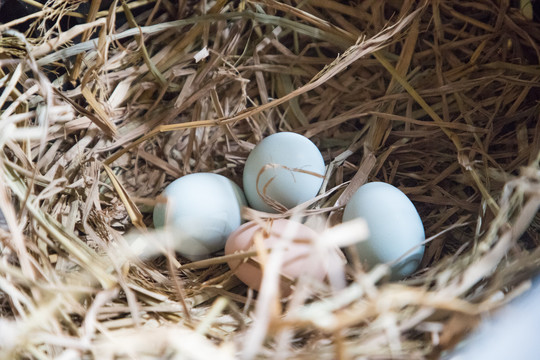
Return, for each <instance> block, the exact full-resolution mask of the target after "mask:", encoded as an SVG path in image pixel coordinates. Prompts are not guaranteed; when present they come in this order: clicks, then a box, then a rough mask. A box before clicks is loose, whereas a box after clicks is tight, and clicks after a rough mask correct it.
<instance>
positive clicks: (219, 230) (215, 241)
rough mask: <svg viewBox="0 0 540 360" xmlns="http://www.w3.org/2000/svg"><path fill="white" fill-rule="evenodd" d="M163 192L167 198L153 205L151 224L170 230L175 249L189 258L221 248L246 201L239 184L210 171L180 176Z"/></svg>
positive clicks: (239, 221)
mask: <svg viewBox="0 0 540 360" xmlns="http://www.w3.org/2000/svg"><path fill="white" fill-rule="evenodd" d="M163 196H164V197H165V198H166V200H167V201H166V203H159V204H157V205H156V207H155V208H154V226H155V227H156V228H160V227H164V226H165V227H166V228H169V229H170V230H171V231H173V232H174V241H175V244H174V247H175V250H176V251H178V252H179V253H180V254H182V255H184V256H185V257H187V258H188V259H191V260H199V259H204V258H206V257H208V255H209V254H211V253H213V252H215V251H218V250H221V249H223V247H224V246H225V241H226V240H227V237H228V236H229V234H230V233H231V232H232V231H233V230H235V229H236V228H237V227H239V226H240V224H241V221H242V219H241V214H240V213H241V209H242V207H243V206H246V205H247V203H246V199H245V197H244V194H243V193H242V189H240V187H239V186H238V185H236V184H235V183H234V182H232V181H231V180H229V179H227V178H226V177H224V176H222V175H218V174H212V173H196V174H189V175H186V176H183V177H181V178H179V179H177V180H175V181H173V182H172V183H171V184H169V186H167V187H166V188H165V190H164V192H163Z"/></svg>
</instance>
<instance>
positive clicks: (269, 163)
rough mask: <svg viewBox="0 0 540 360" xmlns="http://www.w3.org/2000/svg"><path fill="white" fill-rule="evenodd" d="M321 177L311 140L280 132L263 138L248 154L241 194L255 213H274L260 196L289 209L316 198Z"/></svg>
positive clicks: (319, 160)
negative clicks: (243, 192)
mask: <svg viewBox="0 0 540 360" xmlns="http://www.w3.org/2000/svg"><path fill="white" fill-rule="evenodd" d="M324 173H325V165H324V159H323V157H322V155H321V152H320V151H319V149H318V148H317V146H315V144H313V143H312V142H311V140H309V139H308V138H306V137H305V136H302V135H299V134H295V133H291V132H281V133H277V134H273V135H270V136H268V137H266V138H264V139H263V140H262V141H261V142H260V143H259V144H258V145H257V146H256V147H255V148H254V149H253V150H252V151H251V153H250V154H249V156H248V158H247V160H246V165H245V167H244V177H243V179H244V191H245V194H246V198H247V200H248V202H249V204H250V206H251V207H253V208H254V209H257V210H260V211H266V212H277V211H276V209H274V208H272V207H271V206H270V205H268V204H267V203H266V202H265V200H264V198H263V197H262V196H261V194H264V195H265V196H267V197H269V198H271V199H272V200H273V201H276V202H277V203H279V204H281V205H283V206H284V207H285V208H287V209H290V208H293V207H295V206H296V205H299V204H301V203H303V202H305V201H308V200H310V199H312V198H314V197H315V196H316V195H317V193H318V192H319V189H320V188H321V185H322V182H323V177H324Z"/></svg>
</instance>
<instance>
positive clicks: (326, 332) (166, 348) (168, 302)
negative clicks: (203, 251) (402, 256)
mask: <svg viewBox="0 0 540 360" xmlns="http://www.w3.org/2000/svg"><path fill="white" fill-rule="evenodd" d="M2 3H3V2H0V4H2ZM21 3H22V2H21ZM24 3H26V4H30V5H31V4H34V5H37V6H38V8H33V9H34V12H27V13H25V15H22V16H21V17H19V18H12V19H7V20H5V21H7V22H6V23H5V24H2V25H0V31H1V32H2V35H1V37H0V88H1V90H2V91H1V93H0V109H1V115H0V129H1V130H0V146H1V147H2V149H3V151H2V156H1V162H0V164H1V167H2V171H1V176H2V181H1V184H2V186H0V209H1V211H2V213H3V214H4V216H5V220H6V226H3V227H2V229H0V237H1V241H2V243H1V244H2V245H1V246H2V254H1V261H0V274H1V276H0V289H1V293H0V298H1V300H2V301H1V309H2V311H1V315H2V318H1V319H0V329H1V330H0V333H2V334H3V336H2V338H1V339H0V357H1V358H36V359H50V358H57V357H58V358H63V359H71V358H81V357H82V358H100V359H113V358H148V359H154V358H164V357H170V358H178V359H180V358H189V359H209V358H220V359H222V358H223V359H228V358H235V357H243V358H246V359H248V358H253V357H257V358H298V359H303V358H305V359H312V358H314V357H316V358H320V359H336V358H338V359H349V358H357V357H366V358H390V357H392V358H407V359H412V358H415V359H416V358H417V359H424V358H437V357H439V356H440V355H441V354H442V353H443V352H444V351H447V350H450V349H452V348H453V347H454V346H455V344H457V343H458V342H459V341H460V340H461V339H463V338H464V337H465V336H466V335H467V334H468V332H469V331H470V330H471V329H472V328H474V327H475V325H476V323H477V322H478V320H479V319H480V318H481V317H482V316H484V315H486V314H489V313H490V312H492V311H494V310H496V309H498V308H499V307H501V306H502V305H504V304H506V303H507V302H508V301H510V300H511V299H513V298H515V297H516V296H517V295H519V294H520V293H522V292H523V291H525V290H526V289H527V287H528V285H529V284H530V279H531V278H532V277H534V276H535V275H536V274H537V273H538V272H539V269H540V261H539V260H538V259H540V256H539V255H540V248H539V246H538V245H540V237H539V229H540V217H539V215H538V208H539V204H540V167H539V162H540V121H539V119H540V108H539V102H538V99H539V98H540V96H539V94H540V81H539V80H540V67H539V60H540V24H539V23H538V22H537V21H536V22H535V21H534V20H531V19H530V14H528V15H527V14H525V15H527V17H526V16H525V15H524V14H523V13H522V12H521V11H520V9H519V6H518V5H519V4H514V3H513V2H512V4H509V2H506V1H490V0H485V1H477V2H461V1H454V0H446V1H432V2H422V3H420V2H414V1H404V2H398V1H392V0H388V1H362V2H358V4H355V5H353V4H352V3H349V2H335V1H321V0H307V1H291V2H277V1H273V0H262V1H243V0H242V1H236V2H228V1H223V0H218V1H216V2H209V3H207V2H186V1H178V2H172V1H168V0H157V1H126V2H122V1H119V2H110V1H100V0H97V1H92V2H91V5H88V4H82V5H81V4H80V3H79V2H76V1H74V2H69V3H68V2H62V1H48V2H46V3H45V4H42V3H37V2H30V1H26V0H25V1H24ZM63 3H66V4H67V5H66V4H63ZM30 5H27V6H28V7H31V6H30ZM529 5H530V4H529ZM85 6H86V7H85ZM77 22H78V25H74V24H75V23H77ZM276 131H295V132H298V133H301V134H303V135H305V136H307V137H309V138H310V139H312V140H313V141H314V142H315V143H316V144H317V145H318V146H319V148H320V149H321V151H322V152H323V155H324V157H325V160H326V162H327V164H328V165H329V166H328V172H327V176H326V178H325V183H324V186H323V189H321V196H319V197H318V198H317V199H316V200H315V201H314V202H313V203H312V204H311V207H310V208H306V207H305V206H304V207H303V208H302V207H301V208H299V209H295V211H291V212H289V213H286V214H283V215H279V216H292V215H297V214H298V213H301V214H304V215H306V214H308V215H309V217H310V221H313V222H314V223H317V224H319V226H323V225H324V224H325V223H326V224H327V225H335V224H337V223H339V219H340V209H341V208H342V206H343V205H344V204H346V202H347V200H348V199H349V198H350V196H351V195H352V193H353V192H354V191H355V190H356V189H357V188H358V187H359V186H360V185H361V184H363V183H364V182H366V181H371V180H375V179H377V180H382V181H386V182H389V183H392V184H394V185H397V186H399V187H400V188H401V189H402V190H403V191H404V192H405V193H406V194H407V195H408V196H409V197H410V198H411V199H412V200H413V202H414V203H415V205H416V207H417V208H418V210H419V212H420V215H421V217H422V219H423V221H424V225H425V229H426V234H427V235H428V236H429V239H428V240H426V254H425V256H424V260H423V264H422V266H421V270H419V271H418V272H417V274H415V275H414V276H413V277H411V278H409V279H407V280H405V281H402V282H399V283H389V282H388V281H387V274H388V266H387V265H381V266H379V267H376V268H374V269H373V270H372V271H370V272H368V273H366V272H364V271H363V269H362V268H361V266H360V265H359V264H358V262H355V261H354V259H353V261H352V265H348V266H347V267H346V268H345V271H346V274H347V286H346V287H344V288H341V289H340V286H338V285H336V284H338V283H339V281H338V280H339V276H337V277H336V279H337V280H336V279H334V280H335V281H334V282H331V283H330V284H310V283H305V282H302V281H303V280H302V279H301V280H300V283H299V284H298V286H297V291H295V292H294V293H293V295H292V296H291V297H290V298H289V299H282V300H281V301H280V300H279V299H277V298H276V297H275V294H274V293H273V292H272V291H270V290H264V289H265V288H266V289H271V288H272V286H273V285H275V284H271V283H270V282H267V283H265V284H264V286H263V290H262V291H261V292H260V293H259V294H255V293H253V292H252V291H251V290H246V288H245V287H244V286H243V285H241V284H239V282H238V280H236V278H235V277H234V276H232V274H231V272H230V270H229V269H228V267H227V266H226V265H225V262H226V260H227V258H226V257H216V258H213V259H210V260H207V261H203V262H198V263H189V262H188V261H187V260H185V259H182V258H178V257H176V256H175V254H174V253H173V252H172V251H171V250H170V249H168V250H167V248H165V249H162V251H163V253H164V255H162V256H160V257H158V258H157V259H155V260H144V259H143V260H139V259H138V258H137V257H134V256H129V254H128V253H126V248H125V245H126V241H131V240H130V239H131V238H130V236H132V235H130V234H131V233H132V232H133V231H134V228H137V229H138V231H139V233H138V234H139V235H134V236H135V237H137V236H138V237H141V236H142V237H144V238H150V239H154V240H155V238H156V237H157V236H158V235H157V234H156V233H154V232H152V231H151V230H150V229H147V228H148V227H149V226H150V227H151V223H152V220H151V209H152V206H153V204H155V203H156V201H158V200H157V199H158V195H159V194H160V192H161V191H162V189H163V188H164V187H165V186H166V185H167V184H168V183H169V182H171V181H172V180H173V179H175V178H177V177H179V176H181V175H184V174H188V173H192V172H201V171H211V172H215V173H220V174H223V175H226V176H227V177H229V178H231V179H233V180H234V181H236V182H239V180H240V179H241V174H242V168H243V163H244V161H245V159H246V157H247V154H248V153H249V151H250V149H252V148H253V146H254V144H255V143H257V142H258V141H259V140H260V139H261V138H262V137H263V136H266V135H268V134H270V133H273V132H276ZM263 215H264V214H260V213H257V212H254V211H248V210H246V217H248V218H254V219H258V218H260V217H261V216H263ZM328 231H330V232H325V233H324V236H321V239H322V240H321V244H322V245H321V246H322V247H323V248H324V244H327V243H328V242H329V241H332V239H334V241H336V242H340V241H341V243H342V244H347V243H348V242H349V240H350V239H349V236H347V233H349V234H350V232H351V231H356V229H355V228H354V227H353V228H352V230H351V228H346V229H345V230H344V228H341V229H339V228H336V229H334V230H332V229H330V230H328ZM344 232H345V233H344ZM159 236H163V237H165V238H166V237H167V234H162V235H159ZM253 255H254V253H253V252H252V253H247V254H243V255H240V256H244V257H249V256H253ZM236 256H238V255H236ZM342 279H343V278H341V280H342Z"/></svg>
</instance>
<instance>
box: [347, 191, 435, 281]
mask: <svg viewBox="0 0 540 360" xmlns="http://www.w3.org/2000/svg"><path fill="white" fill-rule="evenodd" d="M355 218H363V219H364V220H366V222H367V224H368V229H369V238H368V239H367V240H366V241H361V242H358V243H357V249H358V255H359V256H360V259H361V260H362V263H363V264H365V265H366V266H367V267H368V268H371V267H373V266H374V265H375V264H380V263H390V264H392V279H394V280H396V279H402V278H404V277H406V276H408V275H411V274H412V273H413V272H414V271H415V270H416V269H417V268H418V265H419V264H420V261H421V260H422V256H423V255H424V245H423V244H422V243H423V241H424V240H425V233H424V226H423V224H422V220H421V219H420V216H419V215H418V212H417V211H416V208H415V207H414V205H413V203H412V202H411V200H409V198H408V197H407V195H405V194H404V193H403V192H402V191H401V190H399V189H398V188H396V187H394V186H392V185H390V184H386V183H383V182H371V183H367V184H364V185H362V186H361V187H360V188H359V189H358V190H357V191H356V192H355V193H354V195H353V196H352V198H351V199H350V201H349V203H348V204H347V206H345V211H344V213H343V221H349V220H352V219H355ZM406 253H407V255H405V254H406ZM399 258H401V259H400V260H399V261H398V262H396V260H397V259H399Z"/></svg>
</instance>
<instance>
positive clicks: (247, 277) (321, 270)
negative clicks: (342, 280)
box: [225, 219, 341, 295]
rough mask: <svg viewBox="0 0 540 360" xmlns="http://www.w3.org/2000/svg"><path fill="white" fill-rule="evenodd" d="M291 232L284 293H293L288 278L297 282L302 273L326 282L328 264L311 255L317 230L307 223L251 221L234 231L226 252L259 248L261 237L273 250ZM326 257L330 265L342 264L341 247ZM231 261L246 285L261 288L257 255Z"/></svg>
mask: <svg viewBox="0 0 540 360" xmlns="http://www.w3.org/2000/svg"><path fill="white" fill-rule="evenodd" d="M289 234H290V237H289V238H292V240H293V241H291V242H290V243H289V246H288V247H287V248H286V249H285V251H284V255H283V263H282V267H281V275H283V276H284V279H282V281H281V283H280V288H281V293H282V294H284V295H288V294H289V293H290V292H291V288H290V281H285V279H288V280H292V281H294V280H296V279H298V278H299V277H300V276H302V275H307V276H310V277H311V278H312V279H314V280H316V281H324V278H325V276H326V274H327V271H326V269H325V266H321V261H320V260H317V259H316V258H315V261H314V259H313V258H310V255H311V254H312V252H313V250H314V248H313V241H315V239H316V237H317V233H316V232H315V231H314V230H312V229H311V228H309V227H307V226H306V225H303V224H301V223H298V222H295V221H291V220H285V219H279V220H269V221H267V222H264V223H263V224H262V226H261V225H259V224H258V223H257V222H255V221H250V222H247V223H245V224H243V225H242V226H240V227H239V228H238V229H236V230H235V231H234V232H233V233H231V235H230V236H229V238H228V239H227V243H226V245H225V255H231V254H234V253H236V252H239V251H250V250H255V245H254V242H255V239H256V238H257V237H258V236H260V238H259V239H261V240H262V242H263V243H264V247H265V248H266V249H272V248H273V247H275V246H276V245H277V244H278V243H279V242H280V241H287V239H286V238H285V237H284V236H288V235H289ZM325 256H326V257H327V259H326V260H328V261H327V263H328V264H329V265H328V266H329V267H332V266H341V257H340V256H339V249H336V252H333V253H330V252H326V253H325ZM228 264H229V267H230V268H231V269H232V270H233V271H234V274H235V275H236V276H237V277H238V278H239V279H240V280H241V281H242V282H243V283H244V284H246V285H247V286H249V287H250V288H252V289H255V290H259V289H260V286H261V281H262V277H263V272H262V270H261V268H260V266H259V260H258V258H257V257H254V258H252V259H249V260H247V261H245V262H243V260H229V261H228Z"/></svg>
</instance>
